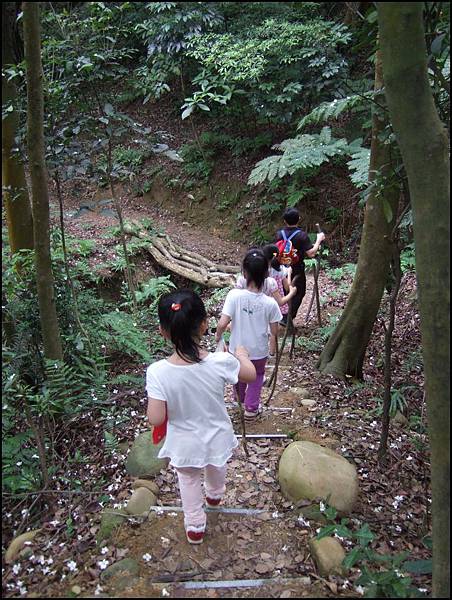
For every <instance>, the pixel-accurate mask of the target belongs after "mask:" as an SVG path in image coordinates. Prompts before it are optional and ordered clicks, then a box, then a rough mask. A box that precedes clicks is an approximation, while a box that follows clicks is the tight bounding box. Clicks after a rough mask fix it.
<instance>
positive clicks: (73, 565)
mask: <svg viewBox="0 0 452 600" xmlns="http://www.w3.org/2000/svg"><path fill="white" fill-rule="evenodd" d="M66 565H67V568H68V569H69V571H71V572H73V571H76V570H77V563H76V562H75V561H74V560H70V561H69V562H68V563H66Z"/></svg>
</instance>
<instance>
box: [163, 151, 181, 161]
mask: <svg viewBox="0 0 452 600" xmlns="http://www.w3.org/2000/svg"><path fill="white" fill-rule="evenodd" d="M163 155H164V156H166V157H167V158H169V159H170V160H174V161H175V162H184V159H183V158H182V157H181V156H180V155H179V154H178V153H177V152H176V151H175V150H167V151H166V152H164V153H163Z"/></svg>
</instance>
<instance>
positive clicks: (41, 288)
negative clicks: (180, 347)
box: [23, 2, 63, 360]
mask: <svg viewBox="0 0 452 600" xmlns="http://www.w3.org/2000/svg"><path fill="white" fill-rule="evenodd" d="M23 11H24V41H25V60H26V63H27V68H26V71H27V135H28V159H29V163H30V174H31V189H32V199H33V228H34V239H35V261H36V283H37V289H38V301H39V314H40V320H41V330H42V337H43V342H44V355H45V357H46V358H50V359H55V360H61V359H62V358H63V351H62V347H61V340H60V330H59V325H58V317H57V314H56V307H55V291H54V280H53V274H52V262H51V257H50V219H49V191H48V187H47V170H46V164H45V154H44V124H43V118H44V106H43V105H44V102H43V94H42V64H41V39H40V23H39V3H38V2H24V3H23Z"/></svg>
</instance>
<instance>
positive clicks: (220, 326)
mask: <svg viewBox="0 0 452 600" xmlns="http://www.w3.org/2000/svg"><path fill="white" fill-rule="evenodd" d="M230 322H231V317H229V316H228V315H224V314H222V315H221V317H220V320H219V321H218V323H217V331H216V333H215V341H216V342H217V343H218V342H219V341H220V340H221V336H222V335H223V333H224V332H225V331H226V328H227V326H228V325H229V323H230Z"/></svg>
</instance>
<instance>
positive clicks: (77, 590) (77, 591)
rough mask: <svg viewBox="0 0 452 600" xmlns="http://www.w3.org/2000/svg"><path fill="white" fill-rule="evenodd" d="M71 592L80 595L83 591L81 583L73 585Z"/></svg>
mask: <svg viewBox="0 0 452 600" xmlns="http://www.w3.org/2000/svg"><path fill="white" fill-rule="evenodd" d="M71 592H72V593H73V594H75V595H76V596H79V595H80V594H81V593H82V588H81V587H80V586H79V585H73V586H72V587H71Z"/></svg>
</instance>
